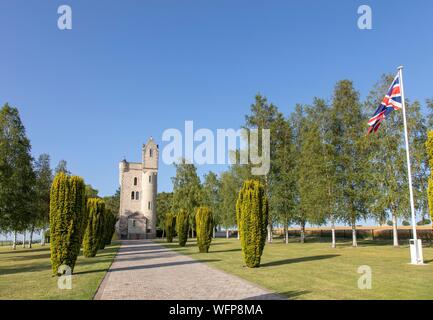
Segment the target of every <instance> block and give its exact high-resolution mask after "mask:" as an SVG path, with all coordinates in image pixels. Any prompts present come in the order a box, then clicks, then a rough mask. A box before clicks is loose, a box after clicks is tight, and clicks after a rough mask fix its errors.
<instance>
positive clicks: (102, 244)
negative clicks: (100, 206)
mask: <svg viewBox="0 0 433 320" xmlns="http://www.w3.org/2000/svg"><path fill="white" fill-rule="evenodd" d="M108 214H109V212H108V210H107V209H105V202H104V211H103V212H102V215H101V217H100V219H101V220H102V221H101V223H102V226H101V235H100V236H101V239H100V241H99V247H98V250H103V249H105V241H106V240H107V229H108V225H109V219H110V217H109V216H108Z"/></svg>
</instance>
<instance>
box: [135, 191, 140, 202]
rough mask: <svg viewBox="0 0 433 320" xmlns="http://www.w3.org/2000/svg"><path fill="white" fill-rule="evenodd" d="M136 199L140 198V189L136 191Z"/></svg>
mask: <svg viewBox="0 0 433 320" xmlns="http://www.w3.org/2000/svg"><path fill="white" fill-rule="evenodd" d="M135 200H140V193H139V192H138V191H137V192H136V193H135Z"/></svg>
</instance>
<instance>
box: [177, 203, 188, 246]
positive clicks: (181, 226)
mask: <svg viewBox="0 0 433 320" xmlns="http://www.w3.org/2000/svg"><path fill="white" fill-rule="evenodd" d="M188 219H189V215H188V212H187V211H186V210H184V209H181V210H180V211H179V213H178V214H177V217H176V231H177V238H178V241H179V245H180V246H181V247H185V245H186V242H187V240H188V227H189V223H188Z"/></svg>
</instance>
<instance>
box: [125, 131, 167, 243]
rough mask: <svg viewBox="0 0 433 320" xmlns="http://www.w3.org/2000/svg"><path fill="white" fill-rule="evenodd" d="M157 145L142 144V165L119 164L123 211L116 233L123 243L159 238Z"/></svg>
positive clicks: (137, 163)
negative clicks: (157, 224) (124, 240)
mask: <svg viewBox="0 0 433 320" xmlns="http://www.w3.org/2000/svg"><path fill="white" fill-rule="evenodd" d="M158 157H159V150H158V145H157V144H155V142H154V141H153V139H152V138H150V139H149V140H148V141H147V143H146V144H143V147H142V151H141V162H128V161H126V160H123V161H121V162H120V163H119V183H120V209H119V211H120V212H119V222H118V224H117V232H118V234H119V237H120V238H121V239H152V238H155V237H156V194H157V181H158Z"/></svg>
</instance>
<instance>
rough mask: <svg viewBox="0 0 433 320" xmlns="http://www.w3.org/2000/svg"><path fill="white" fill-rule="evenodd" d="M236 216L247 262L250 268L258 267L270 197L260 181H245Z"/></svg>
mask: <svg viewBox="0 0 433 320" xmlns="http://www.w3.org/2000/svg"><path fill="white" fill-rule="evenodd" d="M236 218H237V223H238V229H239V234H240V241H241V245H242V254H243V257H244V261H245V264H246V265H247V266H248V267H250V268H255V267H258V266H260V258H261V256H262V252H263V248H264V246H265V242H266V226H267V223H268V199H267V197H266V195H265V191H264V188H263V186H262V184H261V183H260V182H259V181H256V180H247V181H245V182H244V184H243V187H242V189H241V190H240V192H239V196H238V200H237V202H236Z"/></svg>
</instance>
